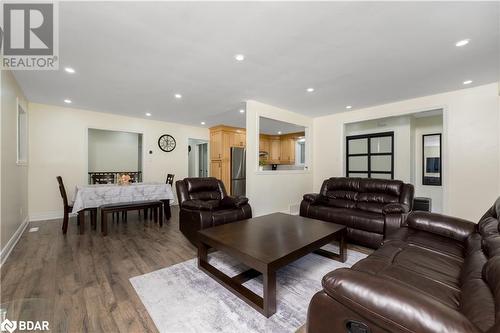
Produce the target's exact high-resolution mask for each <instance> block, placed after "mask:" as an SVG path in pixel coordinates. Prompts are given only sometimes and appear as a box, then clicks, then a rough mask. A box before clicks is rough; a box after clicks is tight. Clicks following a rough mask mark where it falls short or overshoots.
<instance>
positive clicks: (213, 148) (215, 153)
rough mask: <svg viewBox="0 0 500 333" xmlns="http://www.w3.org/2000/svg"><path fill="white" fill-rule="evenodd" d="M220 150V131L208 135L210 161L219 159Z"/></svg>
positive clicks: (220, 156)
mask: <svg viewBox="0 0 500 333" xmlns="http://www.w3.org/2000/svg"><path fill="white" fill-rule="evenodd" d="M222 150H223V149H222V131H217V132H212V133H210V159H211V160H219V159H221V158H222Z"/></svg>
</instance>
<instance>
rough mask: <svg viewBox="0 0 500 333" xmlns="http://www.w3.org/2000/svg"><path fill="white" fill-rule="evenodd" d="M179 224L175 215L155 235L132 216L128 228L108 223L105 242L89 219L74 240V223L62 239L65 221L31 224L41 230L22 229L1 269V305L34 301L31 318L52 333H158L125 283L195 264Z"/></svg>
mask: <svg viewBox="0 0 500 333" xmlns="http://www.w3.org/2000/svg"><path fill="white" fill-rule="evenodd" d="M178 216H179V215H178V210H177V207H172V219H171V220H170V221H169V222H166V223H165V224H164V225H163V228H160V227H159V226H158V224H155V223H154V222H152V221H143V220H142V219H139V218H138V215H137V213H136V212H129V216H128V221H127V222H122V221H120V223H116V222H114V223H111V222H110V223H108V224H109V226H108V236H106V237H103V236H101V233H100V228H99V226H98V228H97V231H94V230H91V228H90V227H89V224H90V221H89V219H87V220H86V223H87V225H86V230H85V234H84V235H79V234H78V228H77V225H76V218H72V219H71V220H70V224H69V228H68V233H67V235H66V236H64V235H63V234H62V232H61V226H62V220H58V221H43V222H33V223H31V224H30V226H29V227H40V230H39V231H38V232H32V233H30V232H28V229H26V231H25V232H24V234H23V235H22V238H21V239H20V240H19V243H18V244H17V246H16V247H15V248H14V250H13V251H12V253H11V254H10V256H9V258H8V259H7V261H6V263H5V264H4V265H3V266H2V268H1V287H0V288H1V303H6V302H13V301H17V300H25V299H37V300H36V301H35V302H33V303H34V304H35V306H31V309H30V310H29V311H31V313H32V315H33V317H36V318H37V319H38V318H40V319H43V320H48V321H49V322H50V329H51V331H52V332H157V329H156V327H155V325H154V323H153V321H152V320H151V318H150V317H149V315H148V313H147V311H146V309H145V308H144V306H143V304H142V302H141V300H140V299H139V297H138V296H137V294H136V293H135V291H134V288H133V287H132V285H131V284H130V282H129V278H131V277H133V276H137V275H141V274H144V273H148V272H152V271H155V270H158V269H161V268H164V267H167V266H171V265H173V264H176V263H180V262H183V261H185V260H188V259H191V258H194V257H195V256H196V250H195V247H194V246H192V245H191V243H189V242H188V241H187V240H186V238H185V237H184V236H183V235H182V234H181V233H180V232H179V224H178ZM28 303H29V302H28ZM37 312H38V313H37Z"/></svg>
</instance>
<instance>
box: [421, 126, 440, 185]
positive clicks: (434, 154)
mask: <svg viewBox="0 0 500 333" xmlns="http://www.w3.org/2000/svg"><path fill="white" fill-rule="evenodd" d="M442 164H443V162H442V158H441V133H437V134H425V135H422V185H434V186H441V184H442Z"/></svg>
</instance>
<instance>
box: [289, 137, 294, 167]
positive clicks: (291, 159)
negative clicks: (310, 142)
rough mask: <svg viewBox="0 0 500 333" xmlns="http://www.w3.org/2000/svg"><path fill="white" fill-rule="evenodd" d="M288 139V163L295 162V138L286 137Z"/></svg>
mask: <svg viewBox="0 0 500 333" xmlns="http://www.w3.org/2000/svg"><path fill="white" fill-rule="evenodd" d="M288 140H289V141H290V150H289V153H288V162H289V163H290V164H295V144H296V142H295V139H294V138H290V139H288Z"/></svg>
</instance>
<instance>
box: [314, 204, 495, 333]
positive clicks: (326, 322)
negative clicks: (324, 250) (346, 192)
mask: <svg viewBox="0 0 500 333" xmlns="http://www.w3.org/2000/svg"><path fill="white" fill-rule="evenodd" d="M496 206H497V208H495V206H493V207H492V208H491V209H490V210H488V211H487V212H486V214H484V216H483V217H482V218H481V220H480V221H479V223H478V224H475V223H472V222H469V221H466V220H462V219H458V218H453V217H449V216H444V215H439V214H433V213H426V212H412V213H410V214H409V216H408V218H407V220H406V223H407V226H404V227H402V228H401V229H400V230H398V231H397V232H396V233H395V234H392V235H391V236H390V237H389V239H387V240H386V241H384V245H383V246H382V247H381V248H380V249H378V250H377V251H375V252H374V253H373V254H371V255H370V256H368V257H367V258H365V259H363V260H361V261H359V262H358V263H356V264H355V265H354V266H353V267H352V268H350V269H348V268H341V269H337V270H335V271H333V272H330V273H328V274H327V275H325V276H324V277H323V280H322V284H323V291H320V292H318V293H317V294H316V295H314V297H313V298H312V300H311V303H310V304H309V310H308V315H307V332H308V333H327V332H328V333H331V332H336V333H344V332H349V333H361V332H363V333H368V332H369V333H380V332H405V333H413V332H414V333H431V332H432V333H434V332H454V333H498V332H500V234H499V230H500V224H499V214H500V199H499V200H498V201H497V205H496Z"/></svg>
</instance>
